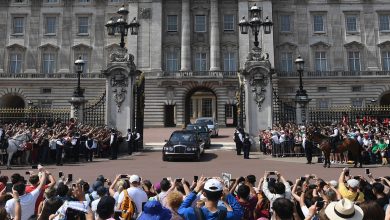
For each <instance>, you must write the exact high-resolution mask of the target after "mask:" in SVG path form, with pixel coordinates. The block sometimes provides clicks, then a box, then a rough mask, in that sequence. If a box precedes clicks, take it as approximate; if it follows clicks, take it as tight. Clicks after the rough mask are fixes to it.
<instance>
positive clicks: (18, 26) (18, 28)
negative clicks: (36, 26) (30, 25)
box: [12, 17, 24, 35]
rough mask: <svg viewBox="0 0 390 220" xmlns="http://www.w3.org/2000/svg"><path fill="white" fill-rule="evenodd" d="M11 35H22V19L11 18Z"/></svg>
mask: <svg viewBox="0 0 390 220" xmlns="http://www.w3.org/2000/svg"><path fill="white" fill-rule="evenodd" d="M12 33H13V34H18V35H19V34H20V35H22V34H24V17H13V22H12Z"/></svg>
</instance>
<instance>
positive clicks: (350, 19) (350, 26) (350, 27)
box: [345, 15, 358, 32]
mask: <svg viewBox="0 0 390 220" xmlns="http://www.w3.org/2000/svg"><path fill="white" fill-rule="evenodd" d="M357 21H358V18H357V16H356V15H347V16H346V17H345V24H346V27H347V28H346V29H347V32H358V27H357Z"/></svg>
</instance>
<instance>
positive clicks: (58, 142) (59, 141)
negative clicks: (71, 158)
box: [56, 139, 64, 146]
mask: <svg viewBox="0 0 390 220" xmlns="http://www.w3.org/2000/svg"><path fill="white" fill-rule="evenodd" d="M56 144H58V145H60V146H64V144H63V143H62V141H61V139H58V140H57V141H56Z"/></svg>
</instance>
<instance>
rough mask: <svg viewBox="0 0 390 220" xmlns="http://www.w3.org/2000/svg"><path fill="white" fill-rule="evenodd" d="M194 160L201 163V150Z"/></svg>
mask: <svg viewBox="0 0 390 220" xmlns="http://www.w3.org/2000/svg"><path fill="white" fill-rule="evenodd" d="M194 160H195V161H200V150H199V151H198V152H197V153H196V155H195V158H194Z"/></svg>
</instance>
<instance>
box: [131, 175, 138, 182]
mask: <svg viewBox="0 0 390 220" xmlns="http://www.w3.org/2000/svg"><path fill="white" fill-rule="evenodd" d="M129 181H130V183H133V182H137V183H139V182H140V178H139V176H138V175H131V176H130V179H129Z"/></svg>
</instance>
